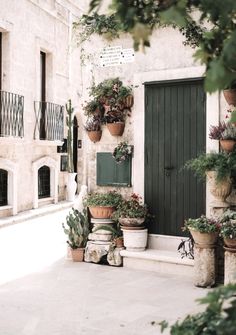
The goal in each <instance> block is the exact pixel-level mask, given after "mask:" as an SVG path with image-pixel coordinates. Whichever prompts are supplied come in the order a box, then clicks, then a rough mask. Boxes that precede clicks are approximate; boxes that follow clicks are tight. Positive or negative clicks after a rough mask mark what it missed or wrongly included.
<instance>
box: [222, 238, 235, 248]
mask: <svg viewBox="0 0 236 335" xmlns="http://www.w3.org/2000/svg"><path fill="white" fill-rule="evenodd" d="M224 244H225V245H226V247H228V248H231V249H236V239H234V238H224Z"/></svg>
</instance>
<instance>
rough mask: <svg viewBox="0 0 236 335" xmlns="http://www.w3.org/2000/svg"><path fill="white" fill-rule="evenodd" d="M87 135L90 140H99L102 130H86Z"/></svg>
mask: <svg viewBox="0 0 236 335" xmlns="http://www.w3.org/2000/svg"><path fill="white" fill-rule="evenodd" d="M87 134H88V137H89V138H90V140H91V141H92V142H94V143H95V142H99V141H100V139H101V137H102V131H101V130H99V131H87Z"/></svg>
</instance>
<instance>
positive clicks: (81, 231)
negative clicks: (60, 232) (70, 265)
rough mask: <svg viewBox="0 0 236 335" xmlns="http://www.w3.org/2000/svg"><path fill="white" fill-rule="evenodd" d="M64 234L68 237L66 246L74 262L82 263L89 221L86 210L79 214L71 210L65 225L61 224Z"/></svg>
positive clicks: (75, 210)
mask: <svg viewBox="0 0 236 335" xmlns="http://www.w3.org/2000/svg"><path fill="white" fill-rule="evenodd" d="M62 227H63V229H64V233H65V234H66V235H67V236H68V240H67V244H68V246H69V249H70V254H71V257H72V260H73V261H74V262H82V261H83V258H84V248H85V246H86V243H87V240H88V234H89V221H88V216H87V212H86V210H84V211H83V212H79V211H78V210H77V209H74V208H72V211H71V212H69V214H68V215H67V217H66V225H65V224H64V223H63V224H62Z"/></svg>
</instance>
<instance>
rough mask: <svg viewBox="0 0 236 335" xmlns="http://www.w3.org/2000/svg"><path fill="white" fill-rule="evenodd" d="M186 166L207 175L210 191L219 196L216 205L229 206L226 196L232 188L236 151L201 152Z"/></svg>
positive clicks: (204, 176)
mask: <svg viewBox="0 0 236 335" xmlns="http://www.w3.org/2000/svg"><path fill="white" fill-rule="evenodd" d="M185 167H186V168H188V169H192V170H193V171H194V172H195V174H196V175H197V176H200V177H201V178H206V177H207V180H208V183H209V186H210V192H211V193H212V195H213V196H214V197H216V198H217V201H216V202H215V203H214V205H215V206H216V205H217V206H218V207H228V204H227V203H226V198H227V197H228V196H229V195H230V193H231V190H232V180H231V173H232V172H233V171H235V170H236V153H235V152H232V153H229V154H227V153H224V152H219V153H216V152H212V153H206V154H201V155H199V156H198V157H196V158H194V159H192V160H190V161H188V162H186V164H185Z"/></svg>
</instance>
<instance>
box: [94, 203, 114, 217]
mask: <svg viewBox="0 0 236 335" xmlns="http://www.w3.org/2000/svg"><path fill="white" fill-rule="evenodd" d="M89 211H90V214H91V216H92V217H93V218H94V219H110V217H111V215H112V213H113V212H114V211H115V208H114V207H111V206H96V207H89Z"/></svg>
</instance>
